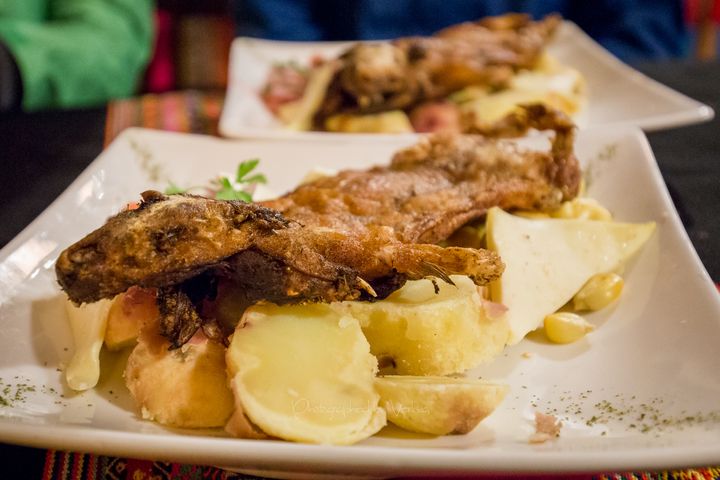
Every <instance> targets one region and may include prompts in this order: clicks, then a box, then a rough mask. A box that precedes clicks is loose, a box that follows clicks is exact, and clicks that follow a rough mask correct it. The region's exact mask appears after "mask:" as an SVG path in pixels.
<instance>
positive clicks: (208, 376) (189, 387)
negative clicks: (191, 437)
mask: <svg viewBox="0 0 720 480" xmlns="http://www.w3.org/2000/svg"><path fill="white" fill-rule="evenodd" d="M168 347H169V343H168V341H167V340H166V339H165V338H164V337H162V336H160V334H159V333H158V331H157V325H156V324H155V325H147V326H145V327H144V328H143V329H142V331H141V333H140V337H139V338H138V344H137V345H136V346H135V349H134V350H133V351H132V353H131V354H130V357H129V358H128V362H127V365H126V367H125V373H124V377H125V383H126V384H127V387H128V389H129V390H130V393H131V394H132V396H133V398H134V399H135V402H136V403H137V405H138V407H139V408H140V410H141V413H142V417H143V418H145V419H147V420H154V421H156V422H158V423H161V424H163V425H169V426H173V427H185V428H208V427H221V426H223V425H225V423H226V422H227V420H228V418H229V417H230V415H231V414H232V413H233V409H234V404H233V395H232V392H231V391H230V388H229V387H228V386H227V375H226V372H225V370H226V369H225V347H224V346H223V345H221V344H219V343H216V342H214V341H211V340H208V339H207V338H205V336H204V335H202V333H201V332H198V333H197V334H195V336H194V337H193V338H192V339H191V340H190V341H189V342H188V343H186V344H185V345H183V346H182V347H180V348H178V349H175V350H168Z"/></svg>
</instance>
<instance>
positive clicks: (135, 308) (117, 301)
mask: <svg viewBox="0 0 720 480" xmlns="http://www.w3.org/2000/svg"><path fill="white" fill-rule="evenodd" d="M158 315H159V313H158V309H157V304H156V302H155V294H154V292H152V291H149V290H144V289H141V288H138V287H131V288H130V289H129V290H128V291H127V292H125V293H121V294H120V295H117V296H116V297H115V298H114V299H113V301H112V305H111V306H110V311H109V312H108V315H107V317H108V318H107V327H106V328H105V346H106V347H107V348H108V349H109V350H120V349H122V348H125V347H128V346H130V345H132V344H134V343H135V342H136V341H137V337H138V335H139V333H140V328H141V327H142V326H143V324H144V323H146V322H150V321H154V320H155V319H156V318H157V316H158Z"/></svg>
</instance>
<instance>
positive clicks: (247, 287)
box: [55, 105, 654, 444]
mask: <svg viewBox="0 0 720 480" xmlns="http://www.w3.org/2000/svg"><path fill="white" fill-rule="evenodd" d="M500 126H503V127H502V128H501V127H500ZM508 126H512V127H513V128H512V131H513V132H514V133H523V132H525V131H527V130H528V129H530V128H536V129H539V130H543V131H544V130H548V131H552V132H553V137H552V145H551V148H550V149H549V151H540V150H532V149H525V148H521V147H519V146H517V145H516V144H514V143H511V142H508V141H503V140H499V139H496V138H491V137H488V136H481V135H457V134H439V135H435V136H431V137H427V138H424V139H422V140H421V141H420V142H419V143H417V144H416V145H413V146H410V147H408V148H405V149H403V150H400V151H398V152H397V153H396V154H395V155H394V156H393V158H392V161H391V162H390V164H389V165H386V166H382V165H380V166H376V167H373V168H370V169H368V170H345V171H342V172H339V173H337V174H334V175H327V174H326V175H324V176H322V175H321V176H320V178H316V179H311V180H309V181H307V182H306V183H303V184H301V185H299V186H298V187H297V188H296V189H295V190H293V191H291V192H290V193H287V194H285V195H283V196H281V197H279V198H277V199H271V200H267V201H263V202H259V203H252V202H250V203H247V202H244V201H240V200H217V199H212V198H208V197H201V196H195V195H189V194H183V193H178V194H174V195H165V194H162V193H160V192H156V191H147V192H144V193H143V194H142V201H141V202H140V203H139V204H133V205H131V206H129V207H128V208H127V209H126V210H125V211H123V212H121V213H119V214H117V215H115V216H114V217H112V218H110V219H109V220H108V221H107V222H106V224H105V225H104V226H102V227H100V228H99V229H97V230H95V231H94V232H92V233H90V234H89V235H87V236H86V237H85V238H83V239H81V240H79V241H78V242H76V243H75V244H73V245H72V246H70V247H69V248H67V249H66V250H65V251H64V252H62V254H61V255H60V257H59V258H58V260H57V262H56V266H55V268H56V273H57V279H58V281H59V283H60V285H61V287H62V288H63V290H64V291H65V293H66V294H67V295H68V297H69V299H70V300H71V301H72V302H74V305H73V304H70V303H69V304H68V309H69V311H68V314H69V317H70V319H71V324H72V327H73V331H74V337H75V338H76V352H75V355H74V357H73V361H72V362H71V363H70V364H69V365H68V368H67V369H66V372H65V374H66V379H67V382H68V385H69V386H70V387H72V388H75V389H77V390H84V389H87V388H91V387H93V386H94V385H95V383H96V382H97V380H98V377H99V374H100V363H99V357H98V353H99V350H100V348H101V346H102V345H103V344H104V345H105V346H106V347H107V348H111V349H118V348H124V347H127V346H128V345H131V346H132V353H130V355H129V357H128V360H127V364H126V366H125V369H124V379H125V382H126V385H127V388H128V389H129V391H130V393H131V395H132V397H133V398H134V400H135V402H136V405H137V409H138V411H139V412H140V413H141V415H142V417H143V418H145V419H148V420H154V421H157V422H159V423H161V424H164V425H168V426H175V427H185V428H211V427H224V429H225V431H226V432H228V433H230V434H232V435H234V436H238V437H241V438H255V439H262V438H280V439H285V440H292V441H298V442H310V443H322V444H351V443H355V442H358V441H360V440H363V439H365V438H367V437H369V436H371V435H373V434H375V433H377V432H378V431H379V430H380V429H382V428H383V427H384V426H385V425H386V423H387V422H388V421H389V422H392V423H394V424H395V425H398V426H400V427H402V428H404V429H407V430H410V431H413V432H420V433H425V434H432V435H446V434H451V433H456V434H462V433H467V432H469V431H471V430H473V429H474V428H475V427H476V426H477V424H478V423H479V422H480V421H481V420H483V419H484V418H485V417H487V416H488V415H489V414H491V413H492V412H493V410H494V409H495V408H496V407H497V405H499V404H500V402H501V401H502V399H503V397H504V396H505V395H506V393H507V387H506V386H505V385H503V384H502V379H499V380H500V382H499V383H498V382H490V381H487V380H480V379H477V378H471V377H466V376H463V375H464V374H465V373H466V372H467V371H468V370H469V369H471V368H473V367H475V366H476V365H478V364H479V363H483V362H484V363H488V362H492V361H493V360H495V359H496V358H497V357H498V356H499V355H500V354H501V353H502V352H503V350H504V349H505V347H506V346H508V345H513V344H516V343H518V342H520V341H521V340H522V339H523V338H524V337H525V335H526V334H528V333H529V332H531V331H533V330H536V329H537V328H539V327H542V326H543V325H544V329H545V332H546V334H547V337H548V338H549V339H551V340H552V341H554V342H557V343H569V342H572V341H576V340H579V339H580V338H582V337H583V336H584V334H586V333H587V332H588V331H590V330H592V328H593V325H592V324H590V323H588V322H587V321H586V320H584V319H583V318H582V317H581V316H579V315H578V314H577V313H575V312H582V311H589V310H590V311H591V310H598V309H601V308H603V307H605V306H607V305H608V304H611V303H612V302H613V301H614V300H616V299H617V298H618V296H619V295H620V292H621V290H622V278H621V277H620V276H619V275H618V274H617V272H618V271H619V269H620V268H621V267H622V265H623V264H624V263H625V261H626V260H627V259H628V258H630V257H631V256H632V255H633V254H634V253H636V252H637V251H638V250H639V249H640V248H641V247H642V245H643V244H644V243H645V242H646V241H647V240H648V238H649V237H650V236H651V235H652V232H653V231H654V223H652V222H649V223H640V224H636V223H620V222H615V221H613V220H612V216H611V215H610V213H609V211H608V210H607V209H605V208H604V207H602V206H601V205H599V204H598V203H597V202H594V201H592V200H590V199H587V198H584V197H581V196H579V195H580V192H581V188H582V174H581V170H580V167H579V163H578V161H577V159H576V158H575V155H574V153H573V145H574V141H573V126H572V124H571V123H570V122H569V121H568V119H567V117H565V115H564V114H562V113H560V112H557V111H553V110H549V109H547V108H546V107H544V106H541V105H534V106H527V107H523V108H521V109H519V110H517V111H515V112H514V113H513V114H511V115H510V116H508V117H507V118H505V119H503V120H502V121H501V122H499V123H498V126H497V128H494V129H493V131H497V132H502V133H507V132H508V129H507V127H508ZM244 165H247V164H244ZM254 165H256V162H255V164H254ZM240 170H241V172H239V174H238V177H239V178H246V176H247V174H248V172H247V170H248V167H246V166H241V168H240ZM257 178H260V177H257ZM507 212H511V213H507ZM548 287H551V288H548ZM560 309H562V311H559V310H560ZM539 415H540V416H539V417H538V419H539V420H538V432H536V435H534V436H533V437H532V438H531V440H532V441H540V440H546V439H548V438H550V436H552V435H557V434H558V432H559V430H558V429H559V424H558V423H555V422H549V423H548V421H547V419H546V417H543V416H542V415H544V414H542V412H539ZM543 425H545V426H544V427H543ZM548 425H549V426H550V429H549V430H548V428H547V426H548Z"/></svg>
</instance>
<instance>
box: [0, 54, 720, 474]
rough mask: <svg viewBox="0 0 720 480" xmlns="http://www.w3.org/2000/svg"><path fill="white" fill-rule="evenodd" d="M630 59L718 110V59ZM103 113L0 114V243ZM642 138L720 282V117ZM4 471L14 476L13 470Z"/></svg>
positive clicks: (22, 455) (31, 455) (28, 216)
mask: <svg viewBox="0 0 720 480" xmlns="http://www.w3.org/2000/svg"><path fill="white" fill-rule="evenodd" d="M636 67H637V68H638V69H639V70H640V71H642V72H644V73H645V74H647V75H649V76H651V77H653V78H655V79H657V80H659V81H660V82H663V83H665V84H667V85H669V86H670V87H672V88H674V89H676V90H678V91H680V92H683V93H685V94H687V95H689V96H691V97H693V98H695V99H697V100H699V101H701V102H704V103H707V104H709V105H710V106H712V107H713V108H714V109H715V111H716V112H718V114H719V116H720V63H717V62H712V63H700V62H663V63H649V64H643V65H637V66H636ZM105 119H106V109H105V108H97V109H88V110H82V111H63V112H59V111H55V112H39V113H33V114H2V115H0V161H1V162H2V163H1V164H2V175H0V205H2V206H3V208H2V209H0V247H2V246H4V245H5V244H6V243H7V242H9V241H10V240H11V239H12V238H13V237H14V236H15V235H17V234H18V233H19V232H20V231H21V230H22V229H23V228H25V226H27V225H28V224H29V223H30V222H31V221H32V220H33V219H34V218H35V217H36V216H37V215H38V214H40V213H41V212H42V210H43V209H44V208H46V207H47V206H48V205H49V204H50V203H51V202H52V201H53V200H54V199H55V198H56V197H57V196H58V195H59V194H60V193H61V192H62V191H63V190H64V189H65V188H66V187H67V186H68V185H69V184H70V182H71V181H72V180H74V179H75V177H77V175H78V174H79V173H80V172H81V171H82V170H83V169H84V168H85V167H86V166H87V165H88V164H89V163H90V162H91V161H92V160H93V159H94V158H95V157H96V156H97V155H98V154H99V153H100V152H101V151H102V149H103V145H104V135H105ZM648 138H649V140H650V144H651V146H652V148H653V151H654V153H655V156H656V158H657V161H658V164H659V165H660V170H661V172H662V174H663V177H664V179H665V182H666V184H667V185H668V189H669V191H670V194H671V196H672V199H673V201H674V202H675V206H676V207H677V210H678V212H679V214H680V217H681V218H682V221H683V223H684V225H685V228H686V230H687V232H688V234H689V236H690V239H691V240H692V243H693V245H694V246H695V249H696V250H697V252H698V254H699V256H700V258H701V260H702V261H703V263H704V264H705V267H706V268H707V270H708V272H709V273H710V276H711V277H712V278H713V280H714V281H715V282H720V242H719V241H718V238H720V221H718V214H717V211H718V208H719V207H720V119H715V120H713V121H712V122H708V123H704V124H700V125H693V126H689V127H683V128H678V129H673V130H667V131H661V132H654V133H650V134H648ZM0 455H1V456H2V458H15V459H16V462H15V463H14V467H13V468H17V472H19V473H21V474H22V478H39V476H40V472H41V468H42V459H43V458H44V456H43V452H42V451H40V450H34V449H29V448H23V447H15V446H10V445H1V444H0ZM34 472H37V475H33V473H34ZM4 473H6V474H11V472H8V471H4ZM8 478H20V477H17V476H14V475H12V474H11V475H10V477H8Z"/></svg>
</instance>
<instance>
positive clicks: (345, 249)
mask: <svg viewBox="0 0 720 480" xmlns="http://www.w3.org/2000/svg"><path fill="white" fill-rule="evenodd" d="M514 115H515V116H516V117H515V118H513V119H508V120H506V127H507V128H506V129H504V130H503V131H506V130H507V131H513V132H515V133H517V132H521V131H523V130H526V129H528V128H530V127H533V126H535V127H540V128H555V129H556V135H555V139H554V140H553V147H552V149H551V151H550V152H540V151H527V150H522V149H520V148H518V147H517V146H515V145H513V144H512V143H509V142H503V141H497V140H490V139H487V138H486V137H483V136H480V135H466V136H450V135H440V136H433V137H427V138H425V139H423V140H421V141H420V142H419V143H418V144H416V145H414V146H412V147H410V148H407V149H405V150H402V151H400V152H398V153H397V154H396V155H395V156H394V157H393V159H392V162H391V164H390V165H389V166H381V167H375V168H372V169H370V170H362V171H344V172H341V173H339V174H338V175H336V176H334V177H329V178H324V179H320V180H317V181H315V182H312V183H310V184H306V185H303V186H300V187H298V188H297V189H296V190H295V191H293V192H291V193H288V194H287V195H285V196H283V197H281V198H279V199H277V200H272V201H268V202H265V203H264V204H263V205H258V204H246V203H242V202H226V201H219V200H212V199H208V198H203V197H197V196H192V195H175V196H171V197H167V196H164V195H162V194H160V193H158V192H145V193H143V202H142V204H141V205H140V207H139V208H138V209H136V210H130V211H125V212H122V213H120V214H118V215H116V216H114V217H112V218H110V219H109V220H108V221H107V223H106V224H105V225H103V226H102V227H100V228H99V229H98V230H96V231H94V232H92V233H90V234H89V235H88V236H86V237H85V238H83V239H82V240H80V241H79V242H77V243H76V244H74V245H72V246H70V247H69V248H68V249H67V250H65V251H64V252H62V253H61V255H60V257H59V258H58V261H57V263H56V273H57V278H58V281H59V283H60V285H61V286H62V288H63V289H64V290H65V291H66V293H67V294H68V296H69V297H70V299H72V300H73V301H75V302H78V303H81V302H93V301H96V300H99V299H101V298H107V297H112V296H114V295H116V294H118V293H120V292H123V291H125V290H126V289H127V288H129V287H130V286H132V285H138V286H143V287H157V288H158V289H159V290H158V305H159V307H160V314H161V321H160V324H161V331H162V333H163V334H164V335H165V336H167V337H168V338H169V339H170V340H171V346H172V347H173V348H176V347H178V346H180V345H182V344H183V343H184V342H186V341H187V340H188V339H189V338H190V337H192V335H193V334H194V332H195V331H196V330H197V328H199V326H200V325H201V324H202V323H203V319H202V318H201V316H200V315H199V314H198V312H201V311H202V305H203V301H204V299H207V298H212V297H214V295H215V285H216V283H217V280H220V281H221V282H225V283H227V282H230V283H231V284H233V285H234V286H235V291H237V292H241V295H243V296H244V297H245V301H246V302H247V303H248V304H250V303H253V302H256V301H260V300H265V301H271V302H274V303H288V302H331V301H337V300H349V299H357V298H359V297H361V296H362V297H364V298H372V297H377V298H384V297H385V296H387V295H388V294H390V293H391V292H392V291H394V290H395V289H397V288H399V287H400V286H401V285H402V284H403V282H404V281H405V280H407V279H418V278H423V277H427V276H434V277H438V278H441V279H443V280H445V281H448V282H451V280H450V278H449V276H450V275H453V274H460V275H467V276H469V277H470V278H472V279H473V281H475V283H477V284H485V283H487V282H489V281H492V280H493V279H495V278H497V277H498V276H499V275H500V274H501V273H502V270H503V265H502V262H501V261H500V259H499V258H498V256H497V255H496V254H494V253H492V252H489V251H487V250H476V249H471V248H458V247H449V248H442V247H440V246H437V245H435V243H437V242H438V241H440V240H444V239H446V238H447V237H449V236H450V235H451V234H452V233H453V232H454V231H455V230H456V229H458V228H459V227H460V226H462V225H463V224H465V223H467V222H468V221H471V220H473V219H476V218H480V217H482V216H483V215H485V212H486V211H487V209H488V208H490V207H492V206H496V205H497V206H501V207H502V208H505V209H513V208H523V209H530V208H538V209H552V208H555V207H557V206H558V205H559V203H560V202H561V201H563V200H567V199H569V198H572V197H574V196H575V195H576V194H577V191H578V186H579V180H580V170H579V167H578V163H577V160H576V159H575V157H574V156H573V154H572V148H571V147H572V131H573V130H572V128H571V127H568V125H569V123H565V122H566V119H565V117H562V116H556V115H554V114H552V113H551V112H549V111H548V110H546V109H545V108H543V107H527V108H525V109H523V110H522V111H521V112H516V113H515V114H514ZM508 126H509V127H508ZM496 133H499V132H496Z"/></svg>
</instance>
